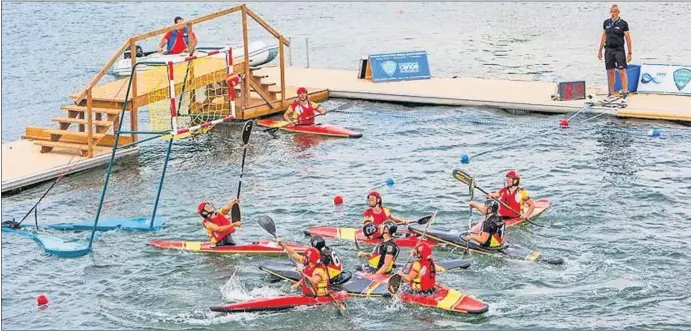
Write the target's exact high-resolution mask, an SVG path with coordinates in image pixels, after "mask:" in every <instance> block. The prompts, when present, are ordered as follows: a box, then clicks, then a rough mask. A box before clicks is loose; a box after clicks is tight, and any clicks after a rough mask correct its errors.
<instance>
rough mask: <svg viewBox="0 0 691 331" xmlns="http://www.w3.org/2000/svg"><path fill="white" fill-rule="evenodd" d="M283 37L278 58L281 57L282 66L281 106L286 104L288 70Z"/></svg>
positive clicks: (279, 44) (279, 43)
mask: <svg viewBox="0 0 691 331" xmlns="http://www.w3.org/2000/svg"><path fill="white" fill-rule="evenodd" d="M284 39H285V38H283V36H281V41H279V42H278V57H280V58H281V59H280V61H281V62H280V66H281V106H283V105H285V103H286V68H285V62H286V60H285V56H284V55H285V51H284V50H283V40H284Z"/></svg>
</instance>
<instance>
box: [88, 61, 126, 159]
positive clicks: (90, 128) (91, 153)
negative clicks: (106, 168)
mask: <svg viewBox="0 0 691 331" xmlns="http://www.w3.org/2000/svg"><path fill="white" fill-rule="evenodd" d="M132 54H136V53H132ZM92 108H93V99H92V98H91V88H89V89H88V90H86V109H87V110H86V120H87V129H86V130H87V137H86V142H87V144H88V148H87V156H88V157H89V158H92V157H94V140H93V137H94V136H93V134H94V132H93V131H94V125H93V124H94V123H93V115H94V114H93V113H92ZM99 135H103V136H105V134H102V133H99Z"/></svg>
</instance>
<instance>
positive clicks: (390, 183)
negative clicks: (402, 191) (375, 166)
mask: <svg viewBox="0 0 691 331" xmlns="http://www.w3.org/2000/svg"><path fill="white" fill-rule="evenodd" d="M393 184H396V181H394V180H393V178H387V179H386V185H389V186H393Z"/></svg>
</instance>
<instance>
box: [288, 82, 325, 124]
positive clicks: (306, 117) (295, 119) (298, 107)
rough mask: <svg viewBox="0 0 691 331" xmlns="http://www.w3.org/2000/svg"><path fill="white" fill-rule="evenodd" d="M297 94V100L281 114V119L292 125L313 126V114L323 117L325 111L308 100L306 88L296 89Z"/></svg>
mask: <svg viewBox="0 0 691 331" xmlns="http://www.w3.org/2000/svg"><path fill="white" fill-rule="evenodd" d="M297 93H298V99H297V100H295V101H294V102H293V103H292V104H291V105H290V106H288V109H286V112H285V113H284V114H283V119H284V120H286V121H288V122H290V123H291V124H293V125H294V124H297V125H313V124H314V117H315V116H317V114H316V113H315V112H317V113H319V114H321V115H324V114H325V113H326V111H324V110H323V109H322V108H321V106H319V104H317V103H316V102H313V101H310V100H309V97H308V96H307V89H306V88H304V87H300V88H298V90H297Z"/></svg>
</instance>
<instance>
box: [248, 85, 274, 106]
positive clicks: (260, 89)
mask: <svg viewBox="0 0 691 331" xmlns="http://www.w3.org/2000/svg"><path fill="white" fill-rule="evenodd" d="M249 82H250V85H251V86H252V88H253V89H254V91H255V92H257V94H259V96H261V97H262V99H264V102H266V104H267V105H269V106H271V101H272V100H271V97H270V96H269V95H268V94H267V93H268V91H265V90H264V87H263V86H262V85H261V83H259V82H257V81H256V80H254V79H250V80H249Z"/></svg>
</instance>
